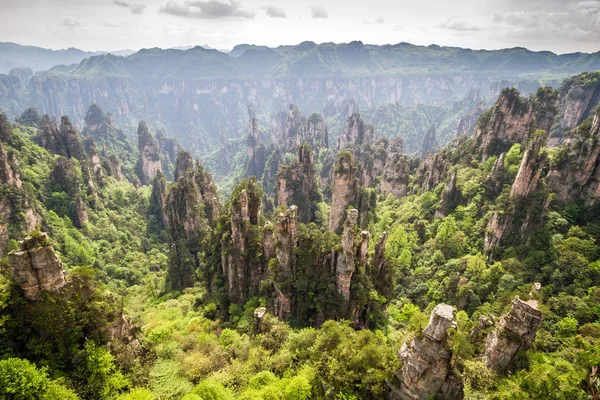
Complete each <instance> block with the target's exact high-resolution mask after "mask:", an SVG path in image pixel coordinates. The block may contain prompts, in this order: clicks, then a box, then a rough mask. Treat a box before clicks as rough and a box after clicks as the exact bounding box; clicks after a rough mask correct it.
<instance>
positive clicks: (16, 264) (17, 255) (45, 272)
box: [8, 233, 66, 300]
mask: <svg viewBox="0 0 600 400" xmlns="http://www.w3.org/2000/svg"><path fill="white" fill-rule="evenodd" d="M8 263H9V269H10V272H11V275H12V277H13V279H14V280H15V282H16V283H17V284H18V285H19V286H21V288H22V289H23V292H24V294H25V297H26V298H27V299H29V300H37V299H39V298H40V295H41V293H42V292H43V291H55V290H58V289H60V288H61V287H63V286H64V285H65V283H66V280H65V272H64V270H63V266H62V263H61V261H60V259H59V258H58V256H57V255H56V253H55V252H54V249H53V248H52V246H51V245H50V240H49V239H48V236H47V235H46V234H45V233H42V234H39V235H35V236H28V237H26V238H25V240H23V241H22V242H19V251H16V252H13V253H11V254H9V256H8Z"/></svg>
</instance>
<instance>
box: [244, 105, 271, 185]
mask: <svg viewBox="0 0 600 400" xmlns="http://www.w3.org/2000/svg"><path fill="white" fill-rule="evenodd" d="M246 147H247V153H248V161H247V162H246V176H248V177H250V176H255V177H257V178H260V177H261V176H262V175H263V173H264V171H265V165H266V163H267V149H266V147H265V145H264V144H263V143H261V139H260V131H259V130H258V120H257V119H256V118H255V117H254V116H253V115H252V116H251V117H250V118H249V120H248V137H247V138H246Z"/></svg>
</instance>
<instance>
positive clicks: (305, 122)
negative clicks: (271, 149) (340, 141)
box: [273, 104, 329, 154]
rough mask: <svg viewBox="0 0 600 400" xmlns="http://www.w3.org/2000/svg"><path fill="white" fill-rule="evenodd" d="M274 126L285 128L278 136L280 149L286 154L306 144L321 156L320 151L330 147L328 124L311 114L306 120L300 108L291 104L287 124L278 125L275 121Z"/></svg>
mask: <svg viewBox="0 0 600 400" xmlns="http://www.w3.org/2000/svg"><path fill="white" fill-rule="evenodd" d="M274 121H275V123H274V125H273V126H275V127H277V126H279V127H280V128H283V129H282V131H281V133H280V134H279V135H278V136H279V138H278V139H279V140H276V141H275V142H276V143H279V147H280V149H281V150H282V151H284V152H294V151H295V150H296V147H298V146H299V145H301V144H303V143H306V144H308V145H310V147H311V148H312V149H313V150H314V152H315V153H316V154H319V151H320V149H326V148H327V147H328V145H329V135H328V132H327V124H326V122H325V120H324V119H323V116H321V115H320V114H311V116H310V117H308V118H305V117H303V116H302V115H301V114H300V111H299V110H298V107H297V106H295V105H294V104H290V106H289V110H288V113H287V116H286V118H285V122H284V123H283V124H282V125H281V123H279V124H278V123H277V119H274Z"/></svg>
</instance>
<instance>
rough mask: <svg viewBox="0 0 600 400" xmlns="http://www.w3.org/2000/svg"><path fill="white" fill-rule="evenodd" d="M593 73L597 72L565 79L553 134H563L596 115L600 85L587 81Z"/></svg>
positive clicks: (599, 100) (599, 98)
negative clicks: (590, 83)
mask: <svg viewBox="0 0 600 400" xmlns="http://www.w3.org/2000/svg"><path fill="white" fill-rule="evenodd" d="M593 74H595V73H583V74H581V75H577V76H572V77H569V78H567V79H565V80H564V82H563V84H562V86H561V92H560V99H561V100H560V104H559V106H558V108H559V111H558V118H557V123H556V124H555V125H554V126H553V128H552V136H557V135H558V136H562V135H564V134H565V133H567V132H569V131H571V130H573V129H575V128H576V127H577V126H578V125H580V124H581V123H582V122H583V121H585V120H586V119H587V118H590V117H592V116H594V114H595V111H596V108H597V107H598V105H599V103H600V85H597V84H592V85H589V84H587V83H588V82H586V81H587V79H588V77H591V75H593Z"/></svg>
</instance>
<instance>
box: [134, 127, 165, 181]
mask: <svg viewBox="0 0 600 400" xmlns="http://www.w3.org/2000/svg"><path fill="white" fill-rule="evenodd" d="M137 135H138V149H139V151H140V159H139V164H138V177H139V178H140V181H141V182H142V184H143V185H148V184H150V182H152V179H154V177H155V176H156V173H157V172H158V171H162V166H161V160H160V158H161V154H160V148H159V146H158V143H157V141H156V139H154V137H153V136H152V135H151V134H150V130H149V129H148V125H146V123H145V122H144V121H141V122H140V123H139V125H138V131H137Z"/></svg>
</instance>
